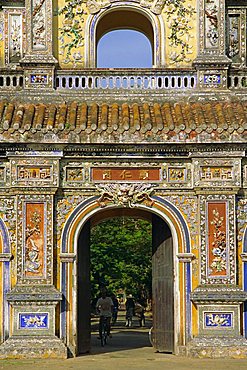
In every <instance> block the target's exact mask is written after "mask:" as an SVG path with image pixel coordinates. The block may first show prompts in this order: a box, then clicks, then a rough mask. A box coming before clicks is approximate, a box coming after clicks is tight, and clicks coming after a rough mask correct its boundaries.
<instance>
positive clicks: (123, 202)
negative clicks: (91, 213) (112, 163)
mask: <svg viewBox="0 0 247 370" xmlns="http://www.w3.org/2000/svg"><path fill="white" fill-rule="evenodd" d="M97 189H98V190H99V192H100V193H101V196H100V198H99V199H98V204H99V206H100V207H102V208H103V207H106V205H107V203H109V202H110V203H115V204H116V205H118V206H123V207H129V208H133V207H135V205H136V204H137V203H145V204H146V205H147V206H149V207H152V205H153V203H154V201H153V200H152V199H151V198H150V195H151V193H152V192H153V188H152V187H151V185H150V184H141V185H140V184H132V185H129V184H99V185H98V186H97Z"/></svg>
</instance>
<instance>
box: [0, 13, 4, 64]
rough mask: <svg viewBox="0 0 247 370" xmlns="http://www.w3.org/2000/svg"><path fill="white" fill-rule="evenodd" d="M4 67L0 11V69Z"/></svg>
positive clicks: (2, 27)
mask: <svg viewBox="0 0 247 370" xmlns="http://www.w3.org/2000/svg"><path fill="white" fill-rule="evenodd" d="M3 66H4V17H3V12H1V11H0V68H1V67H3Z"/></svg>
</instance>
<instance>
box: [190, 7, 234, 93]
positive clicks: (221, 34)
mask: <svg viewBox="0 0 247 370" xmlns="http://www.w3.org/2000/svg"><path fill="white" fill-rule="evenodd" d="M198 13H199V45H198V48H199V52H198V56H197V58H196V59H195V60H194V65H195V67H196V68H197V74H198V88H209V89H212V88H216V89H226V88H227V71H228V68H229V65H230V63H231V60H230V59H229V58H228V57H227V56H226V55H225V28H226V27H225V1H224V0H200V1H199V9H198Z"/></svg>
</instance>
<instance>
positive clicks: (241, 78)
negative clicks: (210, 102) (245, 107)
mask: <svg viewBox="0 0 247 370" xmlns="http://www.w3.org/2000/svg"><path fill="white" fill-rule="evenodd" d="M228 87H229V89H235V90H243V89H247V72H242V71H230V73H229V76H228Z"/></svg>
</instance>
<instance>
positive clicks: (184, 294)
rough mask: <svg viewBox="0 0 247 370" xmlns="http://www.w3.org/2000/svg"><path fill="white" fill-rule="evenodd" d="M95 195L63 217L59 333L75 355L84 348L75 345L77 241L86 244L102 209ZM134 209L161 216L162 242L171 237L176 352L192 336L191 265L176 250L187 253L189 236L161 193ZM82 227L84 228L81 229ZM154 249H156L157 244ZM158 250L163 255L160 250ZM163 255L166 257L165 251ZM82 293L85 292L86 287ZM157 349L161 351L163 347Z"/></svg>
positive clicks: (106, 208) (112, 208)
mask: <svg viewBox="0 0 247 370" xmlns="http://www.w3.org/2000/svg"><path fill="white" fill-rule="evenodd" d="M98 199H99V197H98V196H97V197H92V198H89V199H88V200H86V201H84V202H83V203H81V204H80V205H79V206H78V207H77V208H76V209H75V210H74V211H73V212H72V214H71V215H70V216H69V217H68V219H67V221H66V224H65V226H64V230H63V235H62V239H61V243H62V244H61V254H60V259H61V265H60V267H59V270H60V276H61V291H62V293H63V296H64V300H63V302H62V304H61V311H60V312H61V314H60V333H61V334H60V336H61V338H62V339H63V340H64V342H65V344H66V345H67V346H68V348H69V349H70V351H71V353H72V354H73V355H77V354H78V353H79V352H81V351H83V349H82V348H79V345H78V344H79V343H81V342H79V341H78V314H80V313H78V306H79V305H78V302H77V299H81V298H80V297H78V287H77V282H78V280H77V275H78V261H81V260H82V257H81V256H79V255H78V253H81V252H80V251H82V248H78V245H79V244H80V243H81V242H83V244H84V245H86V244H87V242H85V241H87V238H88V235H89V231H90V219H91V220H92V217H94V216H95V215H96V214H98V215H100V214H101V212H103V209H102V207H101V206H100V203H99V202H98ZM126 209H128V208H126ZM134 209H135V210H136V211H138V212H140V211H141V212H143V211H146V212H147V214H148V215H149V217H150V215H151V216H152V218H153V217H155V216H157V217H158V219H159V218H160V219H161V225H162V223H163V226H162V227H164V222H165V223H166V226H165V228H166V230H167V233H165V235H166V239H165V240H163V241H164V244H166V243H168V242H171V240H172V251H173V263H174V266H173V273H174V276H173V291H174V300H173V302H174V315H173V318H174V324H173V328H174V335H173V340H172V341H173V346H174V353H178V352H179V351H180V349H179V348H180V346H182V347H183V346H185V344H186V343H187V342H188V341H189V340H190V339H191V328H192V326H191V310H192V305H191V301H190V292H191V266H190V264H189V263H187V264H184V263H182V264H181V263H180V264H179V258H180V257H179V254H182V255H187V254H190V236H189V231H188V227H187V224H186V222H185V220H184V218H183V216H182V214H181V213H180V211H179V210H178V209H177V208H176V207H175V206H174V205H173V204H172V203H170V202H169V201H166V200H165V199H162V198H160V197H156V196H155V197H153V203H152V206H148V205H145V204H143V205H142V204H137V205H136V206H135V207H134ZM106 210H109V211H110V210H116V212H119V206H117V205H115V206H114V205H109V206H106V207H104V211H106ZM139 214H140V213H139ZM157 228H158V230H159V229H160V228H161V226H160V227H159V225H157ZM83 230H84V232H82V231H83ZM157 235H158V234H157ZM160 240H162V239H160V238H158V240H157V241H156V243H158V242H159V241H160ZM157 245H158V244H157ZM79 249H80V250H79ZM157 249H158V250H159V248H157ZM170 250H171V249H170ZM160 254H161V255H162V253H161V252H160ZM157 255H158V254H157ZM163 257H164V258H165V254H164V253H163ZM160 260H161V261H163V262H162V263H161V265H160V266H157V268H158V270H159V271H161V270H162V268H164V267H165V259H163V260H162V259H160ZM83 261H85V259H83ZM79 263H80V262H79ZM85 264H86V266H88V264H87V263H85ZM162 264H163V265H162ZM87 268H88V267H87ZM82 271H84V272H83V273H84V274H88V272H85V271H86V270H85V269H82ZM160 277H161V278H162V279H163V280H166V277H165V275H163V276H162V275H160ZM159 279H160V278H159V277H157V283H158V282H159ZM79 289H80V287H79ZM84 294H85V295H87V293H86V291H85V289H84ZM170 296H171V295H170ZM157 302H158V301H157ZM157 302H156V303H157ZM154 307H155V304H154ZM157 314H160V315H161V316H162V317H164V316H165V315H164V305H162V307H161V308H160V306H159V305H157ZM85 322H89V321H87V320H86V321H84V323H85ZM84 330H88V331H89V332H90V328H89V325H88V327H87V328H84ZM88 338H89V336H88ZM89 342H90V341H89V340H88V346H89V345H90V343H89ZM80 346H81V344H80ZM88 348H89V347H88ZM84 349H85V346H84ZM157 349H158V350H160V351H162V348H161V349H159V348H157Z"/></svg>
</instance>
